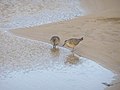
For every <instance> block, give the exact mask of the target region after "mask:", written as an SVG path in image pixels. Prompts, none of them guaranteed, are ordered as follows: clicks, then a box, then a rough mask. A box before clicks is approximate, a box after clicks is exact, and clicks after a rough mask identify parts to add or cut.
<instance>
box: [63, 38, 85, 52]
mask: <svg viewBox="0 0 120 90" xmlns="http://www.w3.org/2000/svg"><path fill="white" fill-rule="evenodd" d="M82 40H83V37H82V38H80V39H77V38H71V39H68V40H65V42H64V44H63V46H65V45H66V46H68V47H70V48H72V52H73V51H74V48H75V46H77V45H78V44H79V42H80V41H82Z"/></svg>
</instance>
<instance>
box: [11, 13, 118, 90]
mask: <svg viewBox="0 0 120 90" xmlns="http://www.w3.org/2000/svg"><path fill="white" fill-rule="evenodd" d="M119 29H120V17H116V16H114V15H113V16H108V17H104V16H100V17H99V16H98V17H94V16H92V17H91V16H81V17H78V18H75V19H73V20H68V21H61V22H57V23H51V24H45V25H40V26H35V27H30V28H21V29H14V30H10V33H13V34H15V35H17V36H20V37H25V38H29V39H33V40H38V41H43V42H46V43H50V42H49V39H50V38H51V36H52V35H58V36H59V37H60V38H61V43H60V46H61V45H62V44H63V42H64V40H66V39H69V38H72V37H76V38H80V37H83V38H84V40H83V41H82V42H80V44H79V45H78V46H76V48H75V53H76V54H77V55H80V56H83V57H85V58H89V59H91V60H93V61H95V62H97V63H98V64H100V65H102V66H103V67H105V68H107V69H110V70H111V71H113V72H114V73H116V74H117V77H115V78H116V80H114V81H113V83H114V82H119V81H120V67H119V65H120V61H119V59H120V56H119V53H120V50H119V48H120V40H119V38H120V35H119V33H120V31H119ZM73 31H74V32H73ZM65 48H66V47H65ZM68 49H69V48H68ZM119 85H120V84H116V85H114V86H112V87H110V88H109V87H108V88H107V89H108V90H119ZM116 88H118V89H116Z"/></svg>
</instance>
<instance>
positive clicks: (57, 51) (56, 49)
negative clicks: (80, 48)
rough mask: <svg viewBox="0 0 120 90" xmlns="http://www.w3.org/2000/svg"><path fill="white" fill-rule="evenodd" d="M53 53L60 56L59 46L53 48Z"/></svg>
mask: <svg viewBox="0 0 120 90" xmlns="http://www.w3.org/2000/svg"><path fill="white" fill-rule="evenodd" d="M50 50H51V55H52V56H54V57H58V56H59V55H60V50H59V48H51V49H50Z"/></svg>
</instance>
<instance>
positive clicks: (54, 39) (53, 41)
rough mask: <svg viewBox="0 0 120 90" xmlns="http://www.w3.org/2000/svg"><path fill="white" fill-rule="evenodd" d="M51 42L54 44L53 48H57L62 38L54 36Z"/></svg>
mask: <svg viewBox="0 0 120 90" xmlns="http://www.w3.org/2000/svg"><path fill="white" fill-rule="evenodd" d="M50 42H51V44H52V45H53V48H56V46H57V45H58V44H59V43H60V38H59V37H58V36H52V37H51V39H50Z"/></svg>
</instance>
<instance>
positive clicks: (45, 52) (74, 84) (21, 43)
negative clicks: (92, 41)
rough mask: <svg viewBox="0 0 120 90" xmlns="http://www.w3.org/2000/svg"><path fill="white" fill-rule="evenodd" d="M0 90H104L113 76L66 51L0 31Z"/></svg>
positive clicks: (91, 62) (90, 62)
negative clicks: (104, 83)
mask: <svg viewBox="0 0 120 90" xmlns="http://www.w3.org/2000/svg"><path fill="white" fill-rule="evenodd" d="M0 42H2V43H0V51H1V52H0V88H1V89H2V90H104V88H106V86H105V85H103V84H102V83H103V82H106V83H111V81H112V80H114V78H113V77H114V76H115V74H114V73H113V72H111V71H110V70H108V69H106V68H104V67H102V66H100V65H99V64H97V63H95V62H93V61H92V60H89V59H87V58H84V57H80V56H78V55H75V54H74V55H73V54H72V53H71V52H70V50H68V49H65V48H62V47H58V49H52V46H51V45H50V44H46V43H43V42H40V41H35V40H29V39H25V38H21V37H17V36H14V35H12V34H10V33H8V32H4V31H0Z"/></svg>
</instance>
